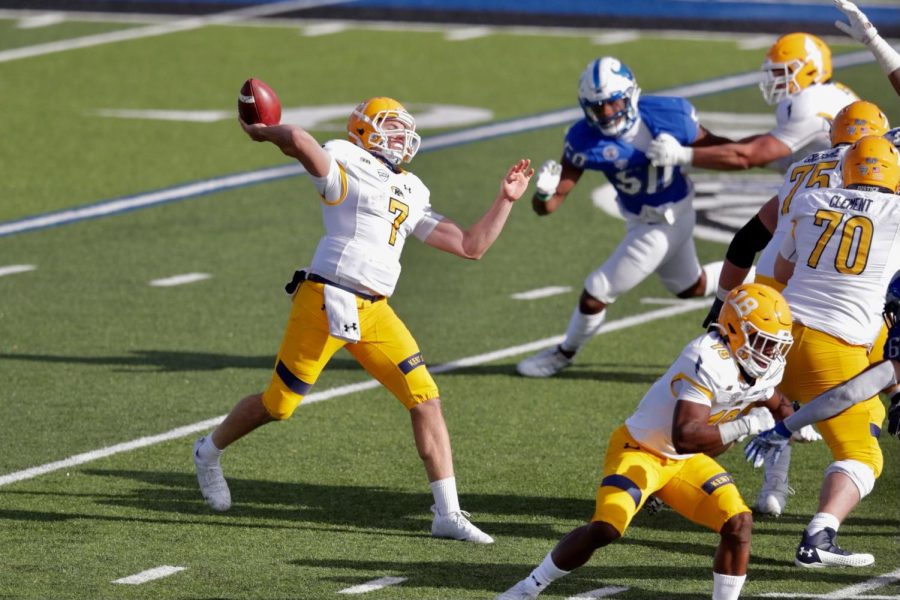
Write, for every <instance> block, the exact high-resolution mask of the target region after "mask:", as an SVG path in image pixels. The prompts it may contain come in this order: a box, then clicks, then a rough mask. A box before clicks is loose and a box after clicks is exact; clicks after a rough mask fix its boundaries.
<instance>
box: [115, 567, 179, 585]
mask: <svg viewBox="0 0 900 600" xmlns="http://www.w3.org/2000/svg"><path fill="white" fill-rule="evenodd" d="M179 571H184V567H170V566H169V565H163V566H161V567H156V568H154V569H147V570H146V571H141V572H140V573H135V574H134V575H129V576H128V577H123V578H121V579H116V580H115V581H113V583H121V584H124V585H140V584H142V583H147V582H148V581H153V580H154V579H162V578H163V577H168V576H169V575H174V574H175V573H178V572H179Z"/></svg>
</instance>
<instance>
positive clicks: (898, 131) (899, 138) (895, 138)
mask: <svg viewBox="0 0 900 600" xmlns="http://www.w3.org/2000/svg"><path fill="white" fill-rule="evenodd" d="M884 138H885V139H886V140H887V141H889V142H890V143H892V144H893V145H894V148H896V149H897V150H900V127H894V128H893V129H888V130H887V132H886V133H885V134H884Z"/></svg>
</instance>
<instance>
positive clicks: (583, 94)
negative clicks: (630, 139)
mask: <svg viewBox="0 0 900 600" xmlns="http://www.w3.org/2000/svg"><path fill="white" fill-rule="evenodd" d="M640 96H641V88H639V87H638V84H637V82H636V81H635V80H634V75H633V74H632V73H631V69H629V68H628V67H627V66H625V64H624V63H622V62H620V61H619V60H618V59H616V58H612V57H610V56H604V57H602V58H598V59H597V60H595V61H593V62H592V63H590V64H589V65H588V66H587V67H586V68H585V70H584V72H583V73H582V74H581V80H580V81H579V82H578V102H579V104H581V108H582V109H583V110H584V116H585V117H587V120H588V123H590V124H591V125H593V126H595V127H597V128H598V129H599V130H600V132H601V133H603V135H608V136H619V135H622V134H623V133H625V132H626V131H628V129H630V128H631V126H632V125H634V124H635V123H636V122H637V120H638V98H640ZM616 100H624V101H625V106H624V107H623V108H622V109H621V110H619V111H618V112H616V113H615V114H612V115H604V111H603V104H604V103H606V102H614V101H616Z"/></svg>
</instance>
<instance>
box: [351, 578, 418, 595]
mask: <svg viewBox="0 0 900 600" xmlns="http://www.w3.org/2000/svg"><path fill="white" fill-rule="evenodd" d="M404 581H406V577H381V578H380V579H373V580H372V581H367V582H365V583H361V584H360V585H354V586H353V587H348V588H346V589H343V590H341V591H339V592H338V594H366V593H368V592H374V591H376V590H380V589H384V588H386V587H388V586H391V585H397V584H398V583H403V582H404Z"/></svg>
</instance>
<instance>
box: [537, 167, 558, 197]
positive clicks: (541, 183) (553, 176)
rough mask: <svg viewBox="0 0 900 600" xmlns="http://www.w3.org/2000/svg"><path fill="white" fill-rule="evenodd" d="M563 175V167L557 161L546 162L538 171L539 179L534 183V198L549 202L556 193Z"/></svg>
mask: <svg viewBox="0 0 900 600" xmlns="http://www.w3.org/2000/svg"><path fill="white" fill-rule="evenodd" d="M561 175H562V165H561V164H559V163H558V162H556V161H555V160H546V161H544V164H542V165H541V168H540V169H538V174H537V179H536V180H535V181H534V188H535V192H534V197H535V198H537V199H538V200H543V201H545V202H546V201H547V200H549V199H550V198H551V197H552V196H553V194H555V193H556V188H557V187H558V186H559V179H560V176H561Z"/></svg>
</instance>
